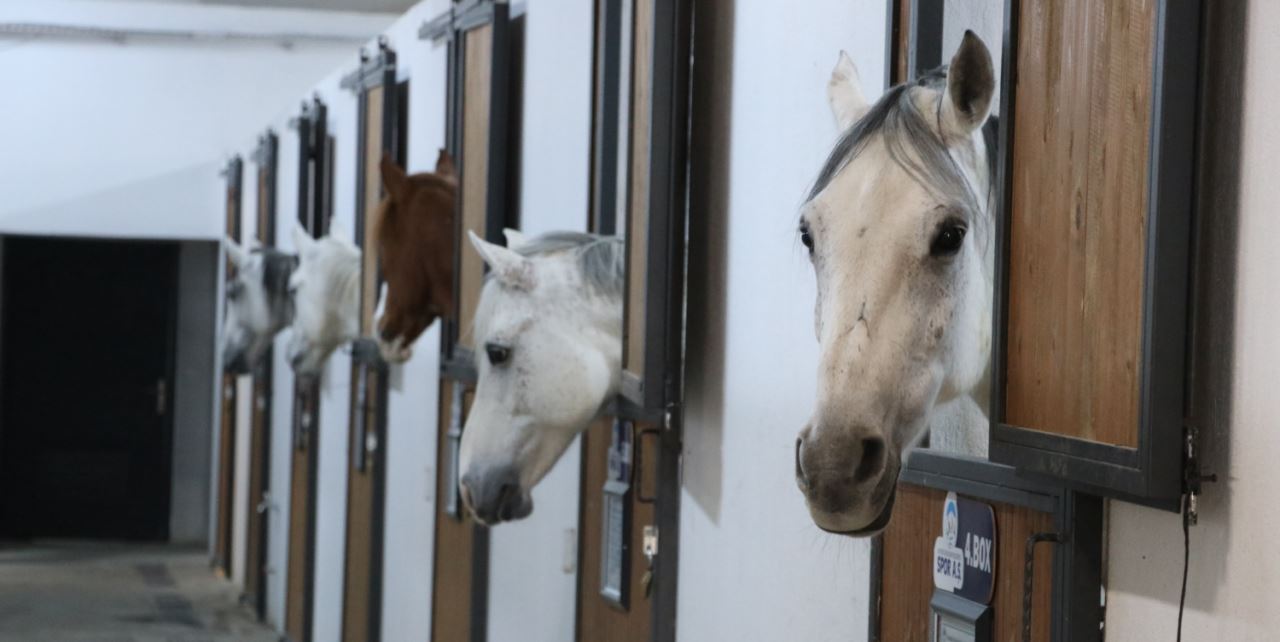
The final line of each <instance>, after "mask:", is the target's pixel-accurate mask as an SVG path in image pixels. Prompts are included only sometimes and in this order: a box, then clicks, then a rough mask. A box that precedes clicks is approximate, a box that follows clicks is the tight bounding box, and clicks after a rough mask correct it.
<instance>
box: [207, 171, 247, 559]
mask: <svg viewBox="0 0 1280 642" xmlns="http://www.w3.org/2000/svg"><path fill="white" fill-rule="evenodd" d="M226 171H227V177H226V178H227V190H226V219H227V225H226V234H227V236H228V237H230V238H231V239H233V240H236V241H239V240H240V187H239V183H240V171H241V170H240V164H239V163H238V162H236V161H234V160H233V161H232V162H231V163H229V164H228V165H227V170H226ZM235 275H236V269H235V266H234V265H232V264H231V261H230V260H227V261H226V265H225V273H224V279H225V282H226V283H231V280H232V279H233V278H235ZM224 310H225V307H224ZM224 316H225V312H224ZM221 390H222V394H221V397H220V402H221V403H222V409H221V423H220V425H219V427H218V525H217V532H216V533H215V534H214V564H215V565H217V568H218V569H219V570H220V571H221V572H222V575H223V577H227V578H229V577H231V555H232V550H231V541H232V534H231V531H232V523H233V522H234V521H235V518H234V517H233V515H234V512H235V511H234V503H235V502H234V501H233V498H234V496H235V456H236V455H235V451H236V376H235V375H232V374H224V375H222V388H221Z"/></svg>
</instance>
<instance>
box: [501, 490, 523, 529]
mask: <svg viewBox="0 0 1280 642" xmlns="http://www.w3.org/2000/svg"><path fill="white" fill-rule="evenodd" d="M519 500H520V489H519V487H518V486H516V485H515V484H510V483H508V484H503V485H502V487H501V488H499V489H498V519H500V520H502V521H504V522H505V521H509V520H510V519H511V518H512V517H513V516H514V515H515V512H516V504H517V503H518V502H519Z"/></svg>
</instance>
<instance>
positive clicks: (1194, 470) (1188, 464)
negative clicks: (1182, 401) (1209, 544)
mask: <svg viewBox="0 0 1280 642" xmlns="http://www.w3.org/2000/svg"><path fill="white" fill-rule="evenodd" d="M1183 434H1184V435H1185V437H1186V438H1185V440H1184V441H1183V459H1182V493H1183V495H1184V499H1185V501H1184V502H1183V507H1184V509H1185V510H1184V511H1183V516H1182V518H1183V520H1185V521H1186V523H1187V525H1189V526H1195V525H1196V524H1197V523H1199V521H1200V493H1201V492H1202V491H1203V484H1204V482H1211V483H1212V482H1216V481H1218V476H1217V475H1216V474H1212V473H1211V474H1208V475H1206V474H1203V472H1202V471H1201V469H1200V449H1199V446H1200V429H1199V428H1197V427H1196V426H1195V424H1193V423H1191V422H1190V421H1187V422H1185V424H1184V426H1183Z"/></svg>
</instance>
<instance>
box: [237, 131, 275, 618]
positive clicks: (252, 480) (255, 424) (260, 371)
mask: <svg viewBox="0 0 1280 642" xmlns="http://www.w3.org/2000/svg"><path fill="white" fill-rule="evenodd" d="M276 145H277V139H276V135H275V134H273V133H271V132H267V133H266V134H265V135H264V136H263V137H262V138H261V139H260V140H259V141H258V150H257V151H256V152H255V154H254V161H255V162H256V164H257V166H258V171H257V190H258V230H257V238H258V243H260V244H261V245H262V247H264V248H266V247H275V244H276ZM273 353H274V350H273V349H271V348H268V349H267V352H266V354H265V355H263V357H262V361H261V362H260V363H258V364H257V366H255V368H254V371H253V408H252V411H251V414H250V415H249V416H250V425H249V440H250V442H249V520H248V524H249V535H248V537H247V539H246V540H245V542H246V543H245V584H244V593H245V601H246V602H248V603H249V604H251V605H252V606H253V608H254V610H255V611H256V612H257V614H258V617H259V618H260V619H261V618H265V617H266V613H267V592H266V586H267V572H268V569H267V564H268V559H267V527H268V525H269V524H270V516H269V515H268V514H267V511H269V510H270V509H271V505H272V503H271V487H270V481H271V377H272V375H273V367H272V361H273V358H274V355H273Z"/></svg>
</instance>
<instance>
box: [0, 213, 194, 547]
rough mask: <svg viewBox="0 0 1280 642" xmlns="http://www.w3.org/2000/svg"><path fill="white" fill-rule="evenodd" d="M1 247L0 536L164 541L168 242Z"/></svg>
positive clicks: (174, 257)
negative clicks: (2, 249) (0, 420)
mask: <svg viewBox="0 0 1280 642" xmlns="http://www.w3.org/2000/svg"><path fill="white" fill-rule="evenodd" d="M3 242H4V252H3V303H2V304H0V314H2V320H0V324H2V325H0V341H2V342H3V343H0V378H2V381H0V418H2V420H3V421H2V422H0V536H4V537H16V538H29V537H76V538H109V539H133V540H164V539H167V538H168V536H169V493H170V468H171V464H170V448H171V446H170V441H171V433H172V415H173V413H172V406H173V404H172V403H171V401H170V400H171V398H172V391H173V369H174V359H173V354H174V336H175V325H176V324H175V312H176V305H175V303H176V295H177V275H178V248H177V245H176V244H174V243H159V242H136V241H104V240H80V239H49V238H27V237H11V238H7V239H5V240H4V241H3Z"/></svg>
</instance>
